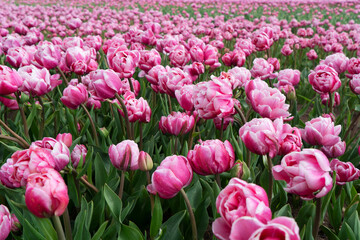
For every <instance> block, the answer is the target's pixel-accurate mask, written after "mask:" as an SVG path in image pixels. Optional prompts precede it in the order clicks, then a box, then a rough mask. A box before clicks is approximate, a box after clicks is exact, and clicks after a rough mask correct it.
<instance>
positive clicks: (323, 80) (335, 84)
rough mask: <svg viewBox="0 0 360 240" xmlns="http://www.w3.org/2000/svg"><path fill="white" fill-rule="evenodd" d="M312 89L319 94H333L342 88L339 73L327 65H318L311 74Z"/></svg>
mask: <svg viewBox="0 0 360 240" xmlns="http://www.w3.org/2000/svg"><path fill="white" fill-rule="evenodd" d="M309 82H310V84H311V86H312V88H313V89H314V90H315V91H316V92H317V93H319V94H322V93H333V92H334V91H336V90H337V89H338V88H339V87H340V86H341V81H340V79H339V76H338V73H337V71H336V70H335V69H334V68H332V67H329V66H327V65H318V66H317V67H316V68H315V70H312V71H311V73H310V74H309Z"/></svg>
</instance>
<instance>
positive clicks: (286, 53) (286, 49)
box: [281, 44, 293, 56]
mask: <svg viewBox="0 0 360 240" xmlns="http://www.w3.org/2000/svg"><path fill="white" fill-rule="evenodd" d="M292 52H293V50H292V49H291V47H290V46H289V45H288V44H285V45H284V46H283V47H282V48H281V54H282V55H284V56H289V55H291V54H292Z"/></svg>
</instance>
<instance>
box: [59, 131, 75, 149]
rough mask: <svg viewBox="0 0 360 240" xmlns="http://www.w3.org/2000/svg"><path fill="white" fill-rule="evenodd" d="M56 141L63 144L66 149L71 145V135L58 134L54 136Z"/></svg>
mask: <svg viewBox="0 0 360 240" xmlns="http://www.w3.org/2000/svg"><path fill="white" fill-rule="evenodd" d="M56 140H57V141H59V142H63V143H64V144H65V145H66V146H67V147H68V148H69V147H71V145H72V135H71V133H59V134H58V135H57V136H56Z"/></svg>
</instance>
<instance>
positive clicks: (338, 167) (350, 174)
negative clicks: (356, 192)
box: [330, 159, 360, 185]
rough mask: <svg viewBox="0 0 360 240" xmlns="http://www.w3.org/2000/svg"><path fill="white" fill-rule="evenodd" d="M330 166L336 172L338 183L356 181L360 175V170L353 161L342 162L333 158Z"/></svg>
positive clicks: (343, 183)
mask: <svg viewBox="0 0 360 240" xmlns="http://www.w3.org/2000/svg"><path fill="white" fill-rule="evenodd" d="M330 168H331V170H332V171H335V172H336V184H337V185H345V184H346V183H347V182H351V181H354V180H356V179H358V178H359V177H360V170H359V169H357V168H356V167H355V166H354V165H353V164H352V163H351V162H342V161H340V160H339V159H333V160H332V161H331V162H330Z"/></svg>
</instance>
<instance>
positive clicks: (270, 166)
mask: <svg viewBox="0 0 360 240" xmlns="http://www.w3.org/2000/svg"><path fill="white" fill-rule="evenodd" d="M267 162H268V167H269V191H268V198H269V203H271V198H272V192H273V175H272V167H273V165H272V161H271V158H270V157H269V155H268V156H267Z"/></svg>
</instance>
